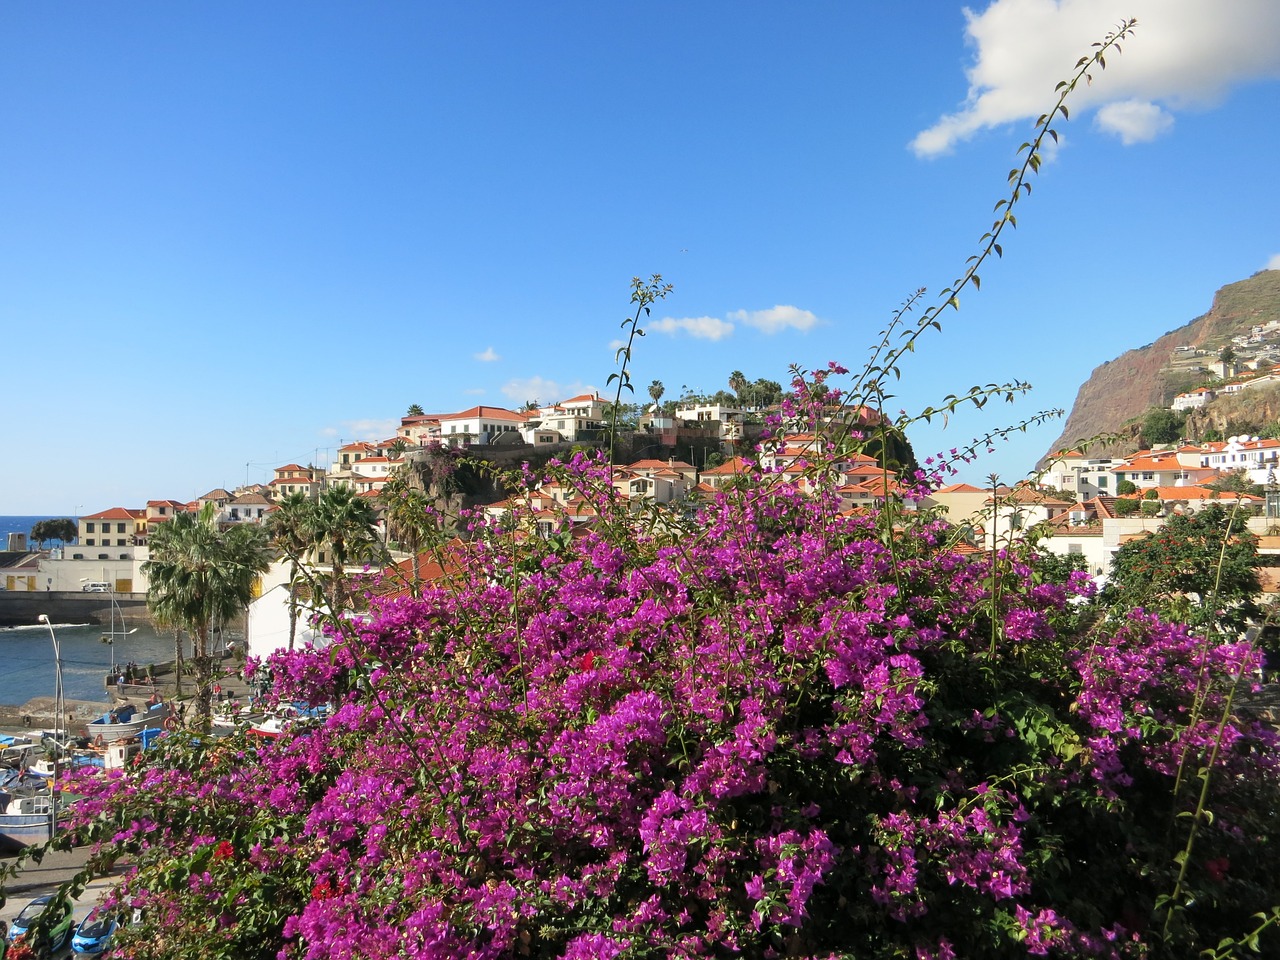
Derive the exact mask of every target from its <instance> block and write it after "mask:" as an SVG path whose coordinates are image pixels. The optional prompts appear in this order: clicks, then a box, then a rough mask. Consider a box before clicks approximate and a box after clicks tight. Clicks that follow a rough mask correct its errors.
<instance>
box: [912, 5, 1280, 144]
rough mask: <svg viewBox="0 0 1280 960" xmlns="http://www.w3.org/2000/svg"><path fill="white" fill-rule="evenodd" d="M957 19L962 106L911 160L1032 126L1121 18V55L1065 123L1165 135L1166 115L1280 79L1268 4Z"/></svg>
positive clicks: (1134, 137)
mask: <svg viewBox="0 0 1280 960" xmlns="http://www.w3.org/2000/svg"><path fill="white" fill-rule="evenodd" d="M965 16H966V18H967V20H968V25H967V27H966V35H967V39H968V40H969V42H970V43H971V45H972V46H973V48H974V59H973V63H972V65H971V66H970V67H969V69H968V70H967V71H966V72H967V75H968V79H969V93H968V97H967V98H966V100H965V102H964V104H963V105H962V106H961V107H960V109H959V110H957V111H956V112H955V113H952V114H948V115H946V116H944V117H942V118H941V119H939V120H938V122H937V123H935V124H934V125H933V126H932V127H930V128H928V129H927V130H923V131H921V132H920V133H919V134H917V135H916V138H915V139H914V140H913V141H912V142H911V149H912V150H914V151H915V153H916V154H917V155H918V156H922V157H931V156H936V155H938V154H941V153H946V152H948V151H949V150H951V149H952V148H953V147H954V146H955V145H956V144H957V143H959V142H962V141H964V140H967V139H968V138H970V137H972V136H973V135H974V134H975V133H977V132H978V131H980V130H984V129H987V128H990V127H994V126H998V125H1000V124H1005V123H1010V122H1013V121H1026V120H1033V119H1034V118H1035V117H1037V116H1039V115H1040V114H1041V113H1043V112H1044V111H1045V110H1046V109H1047V108H1048V106H1049V105H1050V98H1052V97H1053V95H1054V93H1053V91H1054V87H1055V85H1056V84H1057V82H1058V81H1059V80H1063V79H1066V78H1067V77H1068V76H1069V75H1070V74H1071V73H1072V72H1073V65H1074V64H1075V62H1076V60H1078V59H1079V58H1080V57H1081V56H1083V55H1086V54H1087V53H1089V52H1091V49H1092V48H1091V46H1090V45H1091V44H1092V43H1094V42H1096V41H1098V40H1100V39H1101V38H1102V35H1103V34H1105V33H1106V32H1108V31H1109V30H1111V29H1112V28H1114V27H1115V26H1116V25H1117V24H1118V23H1120V22H1121V21H1122V20H1123V19H1124V18H1126V17H1131V16H1132V17H1136V18H1137V20H1138V27H1137V30H1136V32H1135V33H1134V34H1133V35H1132V36H1131V37H1130V38H1128V39H1127V41H1124V42H1122V43H1121V46H1122V47H1123V48H1124V52H1123V53H1121V54H1114V55H1112V56H1109V57H1107V69H1106V70H1105V71H1094V76H1093V81H1094V82H1093V83H1092V84H1089V85H1085V84H1081V85H1080V86H1079V87H1077V88H1076V91H1075V93H1073V94H1072V99H1071V101H1070V108H1071V112H1072V114H1073V115H1074V114H1076V113H1078V112H1080V111H1081V110H1082V109H1085V108H1089V107H1092V108H1096V109H1099V111H1100V113H1099V117H1098V125H1099V126H1100V127H1101V128H1102V129H1104V130H1107V131H1108V132H1111V133H1115V134H1117V135H1119V136H1120V137H1121V140H1122V141H1123V142H1125V143H1138V142H1141V141H1142V140H1145V139H1150V138H1151V136H1153V135H1157V134H1159V133H1161V132H1163V131H1165V130H1167V129H1168V128H1169V126H1170V125H1171V124H1172V122H1173V119H1172V115H1171V113H1170V111H1171V110H1175V109H1185V108H1188V107H1199V108H1206V107H1209V106H1211V105H1212V104H1213V103H1215V102H1216V101H1218V100H1220V99H1222V97H1224V96H1225V95H1226V94H1227V92H1228V91H1229V90H1230V89H1231V88H1232V87H1233V86H1236V85H1238V84H1241V83H1246V82H1248V81H1251V80H1258V79H1262V78H1276V77H1280V44H1277V43H1276V41H1275V38H1276V36H1277V35H1280V3H1277V2H1276V0H1219V2H1217V3H1206V2H1204V0H994V2H993V3H991V4H989V5H988V6H987V7H986V9H984V10H983V11H981V12H979V13H975V12H973V11H972V10H968V9H966V11H965ZM1126 103H1129V104H1130V106H1129V107H1127V108H1126V107H1124V104H1126ZM1108 105H1112V109H1111V110H1109V111H1108V112H1107V116H1105V117H1104V116H1103V115H1102V112H1101V111H1102V110H1103V109H1105V108H1107V107H1108ZM1139 106H1142V107H1143V109H1138V107H1139Z"/></svg>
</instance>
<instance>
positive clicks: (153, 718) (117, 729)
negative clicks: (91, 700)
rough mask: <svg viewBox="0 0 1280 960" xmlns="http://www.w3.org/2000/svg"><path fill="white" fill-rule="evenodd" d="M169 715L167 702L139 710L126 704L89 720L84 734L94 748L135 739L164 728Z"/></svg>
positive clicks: (169, 709) (169, 710)
mask: <svg viewBox="0 0 1280 960" xmlns="http://www.w3.org/2000/svg"><path fill="white" fill-rule="evenodd" d="M171 713H172V711H171V708H170V706H169V704H168V702H167V701H161V702H160V703H155V704H152V705H150V706H147V707H141V708H139V707H135V706H133V704H130V703H126V704H124V705H123V706H120V707H116V709H114V710H111V711H109V712H107V713H104V714H103V715H102V716H100V717H96V718H95V719H93V720H90V721H89V722H88V723H86V724H85V725H84V732H85V735H86V736H88V737H89V739H91V740H92V741H93V742H94V745H95V746H102V745H104V744H108V743H112V742H114V741H116V740H128V739H129V738H130V737H136V736H138V734H140V733H141V732H142V731H143V730H159V729H161V728H162V727H164V725H165V721H166V720H168V719H169V717H170V715H171Z"/></svg>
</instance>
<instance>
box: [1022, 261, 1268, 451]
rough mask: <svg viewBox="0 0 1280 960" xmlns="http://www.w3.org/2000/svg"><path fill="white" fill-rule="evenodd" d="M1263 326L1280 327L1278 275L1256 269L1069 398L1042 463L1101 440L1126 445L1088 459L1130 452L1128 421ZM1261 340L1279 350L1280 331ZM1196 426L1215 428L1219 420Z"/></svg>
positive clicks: (1197, 378) (1198, 378)
mask: <svg viewBox="0 0 1280 960" xmlns="http://www.w3.org/2000/svg"><path fill="white" fill-rule="evenodd" d="M1270 321H1277V322H1280V270H1263V271H1261V272H1260V273H1255V274H1254V275H1253V276H1252V277H1250V278H1249V279H1247V280H1241V281H1239V282H1238V283H1232V284H1228V285H1227V286H1225V287H1223V288H1222V289H1221V290H1219V291H1218V292H1217V293H1216V294H1215V295H1214V298H1213V306H1212V308H1211V309H1210V310H1209V312H1208V313H1206V314H1204V315H1203V316H1200V317H1197V318H1196V319H1194V320H1192V321H1191V322H1189V323H1187V324H1186V325H1184V326H1181V327H1178V328H1177V329H1176V330H1171V331H1169V332H1168V333H1166V334H1165V335H1164V336H1162V337H1161V338H1160V339H1159V340H1157V341H1155V342H1154V343H1149V344H1147V345H1146V346H1145V347H1138V348H1137V349H1135V350H1129V351H1126V352H1125V353H1123V354H1121V355H1120V356H1119V357H1117V358H1116V359H1115V360H1110V361H1108V362H1106V363H1104V364H1102V365H1101V366H1100V367H1098V368H1097V369H1095V370H1094V371H1093V373H1092V374H1091V375H1090V377H1089V379H1088V380H1087V381H1085V383H1084V385H1083V386H1081V387H1080V392H1079V393H1078V394H1076V401H1075V404H1074V405H1073V406H1072V408H1071V413H1070V414H1069V415H1068V417H1067V422H1066V425H1065V426H1064V428H1063V430H1062V435H1061V436H1059V437H1058V439H1057V440H1055V441H1054V442H1053V443H1052V444H1051V445H1050V447H1049V449H1048V450H1046V451H1045V456H1046V457H1047V456H1049V455H1050V454H1053V453H1055V452H1057V451H1059V450H1063V449H1071V448H1074V447H1077V446H1079V444H1080V443H1081V441H1083V440H1085V439H1087V438H1090V437H1096V436H1100V435H1104V434H1120V435H1122V436H1124V437H1126V438H1129V439H1127V440H1125V441H1122V442H1120V443H1118V444H1113V445H1111V446H1095V447H1091V448H1090V452H1096V453H1097V455H1099V456H1103V455H1106V454H1109V453H1127V452H1131V451H1132V449H1133V446H1132V438H1134V437H1136V436H1137V429H1136V425H1135V424H1134V423H1133V421H1134V420H1135V418H1139V417H1141V416H1142V415H1143V414H1144V413H1145V412H1146V411H1147V410H1148V409H1149V408H1151V407H1153V406H1161V407H1167V406H1168V405H1169V404H1170V403H1171V402H1172V400H1173V398H1174V396H1176V395H1177V394H1178V393H1181V392H1184V391H1186V390H1189V389H1191V388H1192V387H1194V386H1196V385H1197V384H1198V383H1200V382H1202V381H1204V380H1205V379H1207V376H1208V375H1207V374H1206V373H1204V372H1203V371H1202V369H1201V368H1202V367H1203V366H1205V365H1208V364H1209V363H1212V362H1213V361H1215V360H1216V359H1217V357H1218V354H1219V352H1220V351H1221V350H1222V348H1223V347H1225V346H1227V345H1229V344H1230V343H1231V338H1232V337H1234V336H1238V335H1240V334H1248V333H1249V331H1250V329H1251V328H1252V327H1254V326H1261V325H1265V324H1266V323H1268V322H1270ZM1269 336H1270V337H1271V339H1272V342H1273V343H1274V344H1276V345H1277V346H1280V332H1276V333H1272V334H1270V335H1269ZM1179 348H1181V349H1179ZM1237 412H1238V411H1237ZM1199 419H1200V420H1204V421H1205V422H1206V423H1216V419H1221V418H1218V417H1216V415H1210V416H1201V417H1199ZM1272 419H1274V417H1273V418H1272ZM1225 423H1226V421H1225V420H1224V425H1225Z"/></svg>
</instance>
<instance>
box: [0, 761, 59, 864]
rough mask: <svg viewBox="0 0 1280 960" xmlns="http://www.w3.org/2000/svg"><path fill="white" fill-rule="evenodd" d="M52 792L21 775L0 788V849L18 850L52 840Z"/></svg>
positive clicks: (41, 783) (46, 784)
mask: <svg viewBox="0 0 1280 960" xmlns="http://www.w3.org/2000/svg"><path fill="white" fill-rule="evenodd" d="M53 809H54V808H53V792H52V791H51V790H50V789H49V784H48V783H46V782H44V781H40V780H36V781H31V780H29V778H25V777H23V776H22V775H21V774H17V775H15V776H11V777H10V778H9V779H8V780H6V781H5V782H4V784H3V785H0V848H2V849H5V850H21V849H22V848H23V847H29V846H32V845H34V844H40V843H44V842H45V841H46V840H48V839H49V838H50V837H51V836H53Z"/></svg>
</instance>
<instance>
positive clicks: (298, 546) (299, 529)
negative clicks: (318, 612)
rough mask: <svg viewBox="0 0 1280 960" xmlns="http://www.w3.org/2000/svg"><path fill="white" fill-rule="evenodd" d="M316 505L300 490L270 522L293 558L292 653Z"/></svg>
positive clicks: (277, 540)
mask: <svg viewBox="0 0 1280 960" xmlns="http://www.w3.org/2000/svg"><path fill="white" fill-rule="evenodd" d="M315 507H316V505H315V501H313V500H312V499H311V498H310V497H308V496H307V495H306V494H305V493H303V492H302V491H300V490H296V491H294V492H293V493H291V494H289V495H288V496H287V497H285V498H284V499H283V500H281V501H280V505H279V506H278V507H277V508H276V510H275V511H274V512H272V514H271V515H270V517H268V519H267V532H268V533H269V534H270V536H271V542H272V543H273V544H275V547H276V549H277V550H279V551H280V552H281V553H283V554H284V555H285V556H286V557H288V558H289V649H290V650H292V649H293V644H294V638H295V637H296V636H297V633H298V581H299V574H300V573H301V571H302V562H303V559H304V558H305V557H306V555H307V551H308V550H309V549H310V547H311V527H312V523H311V515H312V514H313V513H314V512H315Z"/></svg>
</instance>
